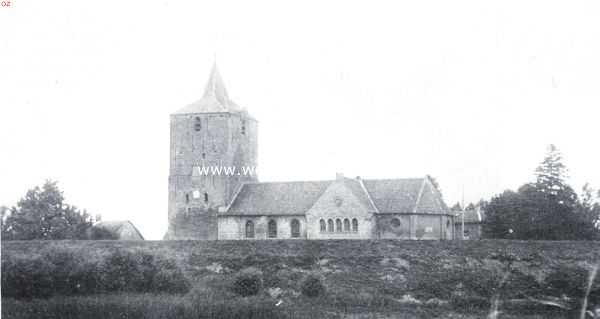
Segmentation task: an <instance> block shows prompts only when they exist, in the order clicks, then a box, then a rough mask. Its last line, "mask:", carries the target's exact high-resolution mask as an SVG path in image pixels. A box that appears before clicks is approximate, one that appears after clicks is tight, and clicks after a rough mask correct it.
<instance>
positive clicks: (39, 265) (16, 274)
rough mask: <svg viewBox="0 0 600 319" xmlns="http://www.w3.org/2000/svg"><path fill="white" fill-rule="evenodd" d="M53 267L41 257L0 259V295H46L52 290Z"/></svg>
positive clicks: (25, 296)
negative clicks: (0, 283)
mask: <svg viewBox="0 0 600 319" xmlns="http://www.w3.org/2000/svg"><path fill="white" fill-rule="evenodd" d="M53 270H54V267H53V265H52V264H50V263H49V262H47V261H45V260H43V259H41V258H39V257H38V258H22V257H19V258H7V259H6V260H3V261H2V297H13V298H34V297H48V296H50V295H52V293H53V290H54V283H55V282H54V280H53V279H54V278H53V273H52V272H53Z"/></svg>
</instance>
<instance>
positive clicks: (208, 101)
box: [175, 62, 246, 114]
mask: <svg viewBox="0 0 600 319" xmlns="http://www.w3.org/2000/svg"><path fill="white" fill-rule="evenodd" d="M238 112H246V110H244V109H242V108H241V107H239V106H238V105H237V104H235V103H234V102H233V101H232V100H231V99H230V98H229V95H228V94H227V89H226V88H225V83H224V82H223V79H222V78H221V74H220V73H219V70H218V68H217V63H216V62H215V64H213V67H212V70H211V72H210V77H209V78H208V82H207V83H206V87H205V89H204V95H203V96H202V98H201V99H200V100H198V101H196V102H194V103H192V104H189V105H187V106H185V107H183V108H181V109H180V110H178V111H177V112H175V114H190V113H238Z"/></svg>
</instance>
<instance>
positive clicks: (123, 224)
mask: <svg viewBox="0 0 600 319" xmlns="http://www.w3.org/2000/svg"><path fill="white" fill-rule="evenodd" d="M88 237H89V238H90V239H98V240H101V239H112V240H144V236H142V234H141V233H140V231H139V230H138V229H137V228H136V227H135V226H134V225H133V223H132V222H131V221H129V220H114V221H99V222H97V223H95V224H94V225H93V226H92V227H91V228H90V229H89V231H88Z"/></svg>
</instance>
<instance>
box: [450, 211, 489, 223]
mask: <svg viewBox="0 0 600 319" xmlns="http://www.w3.org/2000/svg"><path fill="white" fill-rule="evenodd" d="M463 213H464V214H465V223H481V222H483V220H484V219H485V215H484V214H483V211H482V210H480V209H472V210H465V211H462V212H458V213H456V215H455V216H456V217H458V218H456V219H455V221H456V222H457V223H462V214H463Z"/></svg>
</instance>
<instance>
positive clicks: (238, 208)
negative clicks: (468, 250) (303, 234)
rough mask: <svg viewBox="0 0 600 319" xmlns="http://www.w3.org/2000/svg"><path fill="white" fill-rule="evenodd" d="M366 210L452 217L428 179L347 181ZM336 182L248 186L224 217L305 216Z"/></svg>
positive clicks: (345, 179) (347, 179)
mask: <svg viewBox="0 0 600 319" xmlns="http://www.w3.org/2000/svg"><path fill="white" fill-rule="evenodd" d="M343 181H344V185H346V186H347V187H348V188H349V189H350V191H351V192H352V193H353V195H354V196H356V198H357V199H358V200H359V201H360V202H361V203H362V204H363V205H364V207H365V208H366V209H367V210H369V211H372V212H375V213H419V214H448V212H449V210H448V208H447V207H446V205H445V204H444V202H443V200H442V199H441V194H439V192H438V191H437V190H436V189H435V187H433V185H432V184H431V182H430V181H429V179H428V178H410V179H377V180H359V179H350V178H343ZM331 183H333V181H311V182H272V183H248V184H244V185H243V186H242V187H241V189H240V190H239V192H238V193H237V195H236V196H235V198H234V199H233V201H232V204H231V206H230V207H229V209H227V211H226V212H224V213H223V215H302V214H304V213H306V212H307V211H308V210H309V209H310V208H311V207H312V206H313V205H314V204H315V203H316V201H317V200H318V199H319V198H320V197H321V195H322V194H323V193H324V192H325V190H326V189H327V187H329V185H331Z"/></svg>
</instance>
